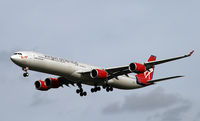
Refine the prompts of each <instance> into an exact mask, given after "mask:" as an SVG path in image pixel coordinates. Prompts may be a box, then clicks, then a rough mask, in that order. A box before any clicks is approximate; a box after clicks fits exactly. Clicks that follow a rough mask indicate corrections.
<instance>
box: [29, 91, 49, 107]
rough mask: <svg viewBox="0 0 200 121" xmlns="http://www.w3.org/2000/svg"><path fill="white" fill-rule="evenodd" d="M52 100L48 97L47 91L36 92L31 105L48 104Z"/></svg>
mask: <svg viewBox="0 0 200 121" xmlns="http://www.w3.org/2000/svg"><path fill="white" fill-rule="evenodd" d="M52 102H53V100H51V99H50V98H48V97H47V95H45V93H42V92H39V93H35V94H34V95H33V100H32V102H31V104H30V106H31V107H35V106H41V105H47V104H50V103H52Z"/></svg>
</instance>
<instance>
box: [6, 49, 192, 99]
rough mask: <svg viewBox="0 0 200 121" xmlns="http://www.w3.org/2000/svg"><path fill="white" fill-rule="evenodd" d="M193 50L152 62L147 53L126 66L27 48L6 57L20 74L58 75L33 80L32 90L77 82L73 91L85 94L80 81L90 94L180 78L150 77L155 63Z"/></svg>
mask: <svg viewBox="0 0 200 121" xmlns="http://www.w3.org/2000/svg"><path fill="white" fill-rule="evenodd" d="M193 52H194V51H191V52H190V53H189V54H186V55H183V56H179V57H174V58H169V59H165V60H158V61H156V56H153V55H151V56H150V57H149V59H148V61H147V62H145V63H142V64H141V63H137V62H133V63H130V64H129V65H125V66H119V67H112V68H98V67H95V66H90V65H87V64H83V63H78V62H74V61H70V60H67V59H63V58H58V57H53V56H48V55H44V54H40V53H36V52H31V51H21V52H16V53H14V55H12V56H11V57H10V58H11V60H12V61H13V62H14V63H15V64H16V65H18V66H20V67H22V69H23V71H25V73H24V74H23V76H24V77H28V76H29V74H28V70H33V71H38V72H43V73H48V74H52V75H56V76H58V78H46V79H45V80H44V81H43V80H38V81H36V82H35V88H36V89H38V90H41V91H47V90H49V89H52V88H59V87H61V86H63V85H66V86H69V85H73V86H76V85H77V86H78V89H77V90H76V93H78V94H80V96H86V95H87V92H86V91H84V90H83V88H82V84H86V85H91V86H93V88H91V92H92V93H93V92H97V91H100V90H101V87H103V89H106V91H107V92H109V91H113V88H118V89H124V90H128V89H136V88H142V87H146V86H149V85H153V84H155V83H156V82H159V81H163V80H168V79H173V78H179V77H182V76H171V77H166V78H161V79H155V80H152V78H153V72H154V67H155V65H158V64H162V63H166V62H169V61H174V60H178V59H182V58H185V57H189V56H191V55H192V53H193ZM130 73H136V75H135V76H133V75H129V74H130Z"/></svg>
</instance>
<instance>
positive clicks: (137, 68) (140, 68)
mask: <svg viewBox="0 0 200 121" xmlns="http://www.w3.org/2000/svg"><path fill="white" fill-rule="evenodd" d="M129 70H130V71H131V72H136V73H143V72H145V71H146V67H145V66H144V65H143V64H140V63H131V64H130V65H129Z"/></svg>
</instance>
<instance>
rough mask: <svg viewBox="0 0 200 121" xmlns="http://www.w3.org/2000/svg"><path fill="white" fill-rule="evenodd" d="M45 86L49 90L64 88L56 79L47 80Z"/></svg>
mask: <svg viewBox="0 0 200 121" xmlns="http://www.w3.org/2000/svg"><path fill="white" fill-rule="evenodd" d="M45 84H46V86H47V87H48V88H58V87H60V86H62V82H61V81H59V79H55V78H46V79H45Z"/></svg>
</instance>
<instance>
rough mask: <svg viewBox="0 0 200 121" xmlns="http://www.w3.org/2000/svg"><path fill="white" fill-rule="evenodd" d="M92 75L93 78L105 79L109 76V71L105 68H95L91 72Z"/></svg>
mask: <svg viewBox="0 0 200 121" xmlns="http://www.w3.org/2000/svg"><path fill="white" fill-rule="evenodd" d="M90 76H91V77H92V78H99V79H105V78H107V77H108V73H107V72H106V71H104V70H100V69H93V70H92V71H91V73H90Z"/></svg>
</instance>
